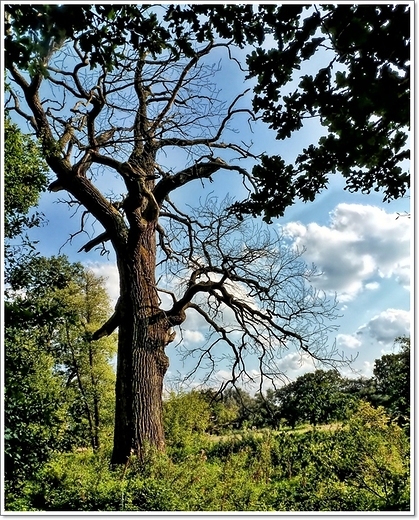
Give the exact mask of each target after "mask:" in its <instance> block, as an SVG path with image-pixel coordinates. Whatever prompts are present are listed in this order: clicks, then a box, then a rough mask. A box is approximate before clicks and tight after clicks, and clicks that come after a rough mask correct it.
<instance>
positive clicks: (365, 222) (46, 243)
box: [30, 52, 412, 384]
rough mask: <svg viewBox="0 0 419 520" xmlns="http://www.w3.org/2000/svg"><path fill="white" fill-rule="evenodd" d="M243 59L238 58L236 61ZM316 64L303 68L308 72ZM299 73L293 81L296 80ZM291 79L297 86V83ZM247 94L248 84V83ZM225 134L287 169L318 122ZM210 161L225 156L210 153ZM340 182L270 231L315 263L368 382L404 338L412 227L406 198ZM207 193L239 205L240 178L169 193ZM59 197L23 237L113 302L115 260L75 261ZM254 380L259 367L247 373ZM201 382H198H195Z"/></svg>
mask: <svg viewBox="0 0 419 520" xmlns="http://www.w3.org/2000/svg"><path fill="white" fill-rule="evenodd" d="M238 57H239V58H240V59H243V52H239V53H238ZM218 58H221V59H222V61H221V70H220V72H219V73H218V74H217V75H216V77H214V81H215V82H216V84H217V87H218V88H220V89H221V97H223V98H225V99H226V100H227V101H231V100H232V99H234V98H235V97H236V96H237V94H238V93H240V91H242V90H243V89H244V83H243V74H242V73H240V71H239V70H238V68H237V67H235V68H234V69H232V68H231V63H229V62H228V60H227V58H226V55H225V54H222V53H221V54H220V55H219V56H216V57H215V58H214V59H215V61H218ZM316 66H318V64H313V63H310V64H309V67H310V68H313V67H316ZM302 74H303V72H301V73H300V75H302ZM296 79H298V78H296ZM245 87H246V85H245ZM246 103H247V106H250V95H248V96H247V97H246V98H243V99H242V100H241V106H243V107H244V106H246ZM230 126H231V130H229V131H227V132H226V134H225V138H224V140H225V141H228V140H229V139H230V138H232V139H234V140H235V141H237V140H239V141H240V140H244V141H247V142H249V141H253V143H254V151H255V153H260V152H266V153H268V154H281V155H283V156H284V158H285V159H286V160H289V161H292V160H293V159H294V158H295V156H296V154H297V153H298V151H300V150H301V149H302V147H303V146H305V145H307V144H309V143H311V142H317V140H318V137H319V136H320V132H321V129H320V127H319V126H318V125H317V124H316V123H310V124H309V125H307V126H306V127H304V128H303V130H302V131H300V132H299V133H298V134H297V135H295V136H293V138H291V139H290V140H288V141H286V142H278V141H276V140H275V135H274V133H273V132H272V131H270V130H269V129H268V128H267V127H266V126H264V125H263V124H261V123H258V124H254V125H253V132H251V131H250V128H249V125H248V124H247V116H245V115H239V116H238V117H237V118H235V119H234V120H233V122H232V124H231V125H230ZM217 155H220V156H221V157H224V158H226V156H225V155H223V154H222V152H221V151H220V153H218V152H217ZM162 162H163V163H164V164H165V166H167V167H171V168H173V170H174V171H176V170H181V169H182V168H184V167H185V163H184V160H183V158H182V154H180V153H179V154H171V155H170V157H168V156H166V157H163V158H162ZM251 164H252V162H251V161H249V162H247V163H246V164H245V163H244V161H243V162H240V166H246V165H247V166H248V167H249V168H250V167H251ZM98 184H99V185H102V187H103V188H105V189H106V190H108V191H110V190H111V189H112V190H115V191H117V190H118V187H119V183H118V182H117V181H116V180H115V178H114V177H113V176H112V175H110V176H107V175H106V173H105V174H104V176H103V178H102V179H98ZM343 186H344V183H343V180H342V179H341V178H340V177H338V176H333V178H331V180H330V185H329V189H328V190H326V191H324V192H323V193H322V194H321V195H320V196H318V197H317V199H316V200H315V201H314V202H311V203H302V202H296V204H295V205H294V206H292V207H290V208H288V209H287V211H286V213H285V215H284V217H283V218H280V219H276V220H274V222H273V223H272V224H271V226H272V227H273V228H275V229H278V230H282V232H283V233H284V235H285V236H286V238H287V241H288V243H289V246H290V247H305V248H306V252H305V253H304V256H303V259H305V260H306V261H307V263H308V264H311V263H312V262H314V263H315V264H316V266H317V267H318V269H319V270H320V271H322V272H323V274H322V276H320V277H319V278H318V279H316V282H315V286H316V287H317V288H318V289H321V290H324V291H325V292H326V293H327V294H330V295H331V296H333V295H334V294H335V293H336V294H337V298H338V300H339V305H338V309H339V314H340V315H341V318H339V320H338V322H337V323H338V324H339V330H338V331H337V332H336V333H335V334H332V335H331V336H330V338H329V340H330V343H331V344H332V343H333V342H334V341H336V346H337V348H338V350H339V351H342V352H343V353H344V354H345V355H346V356H353V357H356V360H355V361H354V363H353V364H352V370H354V371H355V372H352V371H351V369H350V368H349V367H344V368H343V369H342V372H343V373H344V374H345V375H348V376H351V377H357V376H358V375H364V376H367V377H369V376H371V375H372V369H373V364H374V360H375V359H377V358H379V357H381V356H382V355H383V354H384V353H389V352H392V351H393V342H394V339H395V338H396V337H397V336H399V335H405V334H409V330H410V321H411V320H410V292H409V279H410V260H411V251H410V249H411V248H410V245H411V241H412V234H411V229H410V226H411V219H410V218H408V217H406V216H402V217H398V213H404V212H410V211H411V208H410V199H409V198H405V199H401V200H398V201H394V202H391V203H383V202H382V196H381V194H379V193H375V192H374V193H372V194H370V195H362V194H351V193H348V192H346V191H344V190H343ZM209 192H213V193H214V194H215V195H217V196H219V197H220V198H221V199H222V198H224V196H225V195H227V194H230V195H231V196H233V197H237V198H238V199H240V196H242V195H243V194H244V191H243V188H242V185H241V180H240V178H239V177H238V176H236V175H235V174H234V173H232V172H226V171H224V172H223V171H220V172H219V173H217V174H216V175H214V182H213V183H209V182H208V181H204V182H203V183H201V182H200V181H197V182H195V183H194V184H189V185H187V186H185V187H183V188H182V189H181V190H180V191H179V192H178V193H176V194H173V197H172V198H173V199H174V200H176V202H177V203H178V204H179V205H182V204H192V205H194V204H195V203H196V202H197V201H198V199H199V197H202V198H205V196H206V195H207V194H208V193H209ZM63 197H64V195H63V192H60V193H45V194H44V195H43V196H42V198H41V201H40V205H39V209H40V210H41V211H42V212H43V213H44V214H45V217H46V223H45V224H44V225H43V226H42V227H41V228H39V229H36V230H33V231H32V232H31V233H30V236H31V237H32V238H33V239H34V240H38V241H39V243H38V250H39V251H40V253H41V254H43V255H45V256H50V255H57V254H58V253H59V252H60V253H61V254H65V255H67V256H68V257H69V259H70V260H71V261H80V262H82V263H84V264H85V265H86V266H88V267H90V268H91V269H93V270H94V272H96V273H97V274H98V275H101V276H104V277H106V278H107V282H106V283H107V288H108V291H109V294H110V296H111V298H112V300H113V301H115V300H116V298H117V296H118V276H117V271H116V267H115V263H114V256H113V254H110V255H109V258H108V257H106V256H100V254H99V252H98V251H95V250H93V251H91V252H90V253H88V254H86V253H77V251H78V250H79V248H80V247H81V246H82V245H84V244H85V243H86V242H87V241H88V240H89V237H88V236H87V235H86V234H82V235H76V236H75V237H74V238H73V240H72V242H67V243H66V241H67V240H68V238H69V236H70V234H71V233H76V232H77V231H78V229H79V221H80V215H81V213H80V212H79V213H78V214H76V215H75V216H73V218H70V217H71V215H72V214H73V213H74V209H69V208H68V207H67V206H66V205H65V204H60V203H58V202H57V201H58V199H59V198H63ZM87 231H89V232H90V233H91V236H92V237H93V236H95V235H97V234H99V233H100V232H101V228H100V226H99V225H97V224H96V225H95V224H94V222H90V223H89V224H88V226H87ZM204 333H205V332H204V328H203V324H202V322H200V321H199V320H197V319H196V316H192V315H190V316H189V317H188V319H187V320H186V322H185V324H184V325H183V344H184V346H186V347H187V346H188V345H189V346H191V347H194V346H196V345H198V344H199V343H200V342H201V343H202V341H203V337H204ZM178 350H179V349H178V348H176V347H175V346H174V345H172V346H169V347H168V355H169V357H170V361H171V365H170V368H169V373H168V384H170V381H173V380H174V378H175V376H176V375H178V374H184V373H186V372H187V371H188V370H189V369H190V368H191V367H192V363H193V360H190V359H189V360H186V361H182V359H181V356H180V354H179V353H178ZM280 366H281V368H282V369H283V370H284V372H285V373H286V374H287V376H288V377H289V378H291V379H294V378H295V377H297V376H299V375H301V374H302V373H304V372H306V371H309V370H313V369H314V367H313V365H312V363H311V362H310V360H309V359H307V358H305V357H301V356H300V355H299V354H298V353H295V352H288V353H286V355H284V357H283V359H282V361H281V363H280ZM226 369H227V367H226V366H223V365H222V366H220V367H219V369H218V374H217V377H218V379H219V380H223V378H224V377H226V374H227V373H226ZM250 370H251V371H252V370H253V373H254V375H255V378H256V380H257V378H258V373H257V365H256V364H255V366H254V367H250ZM197 382H199V376H198V377H197Z"/></svg>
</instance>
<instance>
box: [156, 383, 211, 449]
mask: <svg viewBox="0 0 419 520" xmlns="http://www.w3.org/2000/svg"><path fill="white" fill-rule="evenodd" d="M163 416H164V428H165V435H166V442H167V445H168V446H169V447H170V448H171V452H172V454H175V453H176V454H177V456H178V457H184V456H186V455H188V454H189V452H190V450H192V451H194V450H196V442H197V441H199V440H200V438H201V436H202V434H203V433H204V432H205V431H206V430H207V429H208V428H209V426H210V418H211V410H210V407H209V405H208V403H207V401H206V400H205V398H204V397H203V396H202V395H201V394H200V393H199V392H195V391H192V392H189V393H179V394H175V393H174V392H172V393H171V394H170V396H169V397H168V399H165V400H164V403H163Z"/></svg>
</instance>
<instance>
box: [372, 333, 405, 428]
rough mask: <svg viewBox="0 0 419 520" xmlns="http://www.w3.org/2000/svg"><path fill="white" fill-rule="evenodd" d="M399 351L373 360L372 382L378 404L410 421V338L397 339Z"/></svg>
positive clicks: (396, 343) (394, 414)
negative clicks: (374, 384) (374, 386)
mask: <svg viewBox="0 0 419 520" xmlns="http://www.w3.org/2000/svg"><path fill="white" fill-rule="evenodd" d="M395 345H399V347H400V351H399V352H397V353H396V354H386V355H384V356H382V357H381V358H380V359H376V360H375V365H374V380H375V383H376V391H377V393H378V394H379V404H381V405H382V406H384V407H385V408H386V409H387V410H388V412H390V413H391V414H392V415H393V416H399V417H400V418H401V419H402V420H409V419H410V393H411V385H410V338H408V337H401V338H397V339H396V341H395Z"/></svg>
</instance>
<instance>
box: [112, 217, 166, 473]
mask: <svg viewBox="0 0 419 520" xmlns="http://www.w3.org/2000/svg"><path fill="white" fill-rule="evenodd" d="M131 238H132V237H131ZM135 242H136V243H135V247H134V248H133V249H134V251H131V252H130V254H128V255H127V257H126V258H118V267H119V273H120V285H121V300H120V305H119V312H120V324H119V345H118V365H117V377H116V409H115V430H114V448H113V454H112V463H113V464H124V463H125V462H126V461H127V458H128V457H129V456H130V455H131V454H134V455H137V456H139V457H141V456H142V454H143V452H144V449H145V448H146V447H147V446H152V447H154V448H157V449H158V450H160V451H163V450H164V449H165V439H164V429H163V404H162V398H163V379H164V376H165V374H166V371H167V368H168V366H169V362H168V358H167V356H166V354H165V347H166V345H167V343H168V331H169V329H170V326H169V325H168V323H167V320H165V319H164V314H162V313H161V311H160V308H159V307H160V305H159V297H158V294H157V291H156V283H155V269H156V255H155V250H156V244H155V230H154V225H151V224H149V225H148V226H147V228H146V229H143V231H142V233H141V234H140V236H139V237H137V239H136V240H135Z"/></svg>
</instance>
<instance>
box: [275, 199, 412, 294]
mask: <svg viewBox="0 0 419 520" xmlns="http://www.w3.org/2000/svg"><path fill="white" fill-rule="evenodd" d="M283 232H284V235H285V236H286V237H288V238H289V239H290V240H291V241H292V243H293V246H294V247H296V248H300V249H301V248H303V247H305V248H306V252H305V253H304V257H305V259H306V261H308V262H313V263H314V264H315V265H316V266H317V267H318V268H319V270H320V271H321V272H322V273H323V274H322V276H321V277H319V278H318V279H316V282H315V283H316V286H317V287H318V288H319V289H323V290H325V291H326V292H328V293H332V292H337V293H338V296H339V300H340V301H341V302H343V301H351V300H353V299H354V298H355V297H356V296H357V295H358V294H359V293H360V292H361V291H362V290H364V289H369V290H373V289H376V288H378V282H377V281H374V280H372V278H377V277H379V278H390V277H394V278H395V279H396V280H397V281H398V282H399V283H400V284H401V285H402V286H404V287H406V288H408V286H409V278H410V222H409V221H408V220H407V219H397V214H395V213H386V212H385V211H384V210H383V209H381V208H378V207H375V206H366V205H362V204H346V203H342V204H338V205H337V206H336V208H335V209H334V210H333V211H332V212H331V214H330V223H329V225H328V226H321V225H319V224H317V223H315V222H312V223H310V224H308V225H304V224H301V223H300V222H290V223H288V224H286V225H285V226H284V227H283Z"/></svg>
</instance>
